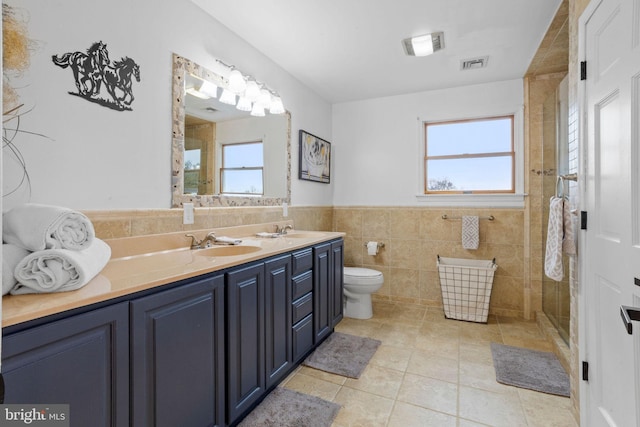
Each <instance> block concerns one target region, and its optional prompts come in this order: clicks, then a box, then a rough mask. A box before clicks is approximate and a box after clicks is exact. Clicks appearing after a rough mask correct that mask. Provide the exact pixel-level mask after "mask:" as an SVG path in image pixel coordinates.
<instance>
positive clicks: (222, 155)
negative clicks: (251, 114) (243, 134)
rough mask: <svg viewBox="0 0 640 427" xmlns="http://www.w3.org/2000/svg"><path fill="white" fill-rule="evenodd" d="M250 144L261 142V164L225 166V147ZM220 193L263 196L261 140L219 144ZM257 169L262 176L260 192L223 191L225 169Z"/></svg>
mask: <svg viewBox="0 0 640 427" xmlns="http://www.w3.org/2000/svg"><path fill="white" fill-rule="evenodd" d="M250 144H262V166H241V167H232V168H227V167H225V147H228V146H234V147H237V146H239V145H250ZM220 159H221V160H220V171H219V174H220V177H219V180H220V194H235V195H243V196H264V141H263V140H255V141H244V142H229V143H226V144H220ZM253 170H259V171H260V174H261V176H262V186H261V187H262V192H260V193H237V192H229V191H223V189H224V179H223V176H224V172H225V171H253Z"/></svg>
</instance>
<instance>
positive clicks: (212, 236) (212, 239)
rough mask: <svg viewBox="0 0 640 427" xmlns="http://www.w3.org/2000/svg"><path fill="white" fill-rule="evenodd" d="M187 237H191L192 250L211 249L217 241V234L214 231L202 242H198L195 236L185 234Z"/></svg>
mask: <svg viewBox="0 0 640 427" xmlns="http://www.w3.org/2000/svg"><path fill="white" fill-rule="evenodd" d="M185 237H191V249H204V248H210V247H211V246H213V244H214V243H215V242H216V241H217V239H216V233H215V232H213V231H210V232H209V234H207V237H205V238H204V239H202V240H198V238H197V237H196V236H194V235H193V234H185Z"/></svg>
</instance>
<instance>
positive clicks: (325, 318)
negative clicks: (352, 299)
mask: <svg viewBox="0 0 640 427" xmlns="http://www.w3.org/2000/svg"><path fill="white" fill-rule="evenodd" d="M343 252H344V251H343V242H342V240H340V241H334V242H329V243H325V244H321V245H318V246H315V247H314V248H313V294H314V308H313V310H314V311H313V314H314V340H315V344H318V343H320V342H321V341H322V340H323V339H325V338H326V337H327V336H329V334H330V333H331V332H332V331H333V328H334V327H335V325H337V324H338V322H340V320H342V312H343V302H342V301H343V265H344V255H343Z"/></svg>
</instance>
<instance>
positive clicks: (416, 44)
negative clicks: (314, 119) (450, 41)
mask: <svg viewBox="0 0 640 427" xmlns="http://www.w3.org/2000/svg"><path fill="white" fill-rule="evenodd" d="M402 46H403V47H404V52H405V53H406V54H407V55H409V56H427V55H431V54H432V53H434V52H436V51H438V50H440V49H442V48H444V33H443V32H437V33H430V34H424V35H421V36H415V37H411V38H408V39H404V40H402Z"/></svg>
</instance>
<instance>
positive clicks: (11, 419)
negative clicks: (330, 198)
mask: <svg viewBox="0 0 640 427" xmlns="http://www.w3.org/2000/svg"><path fill="white" fill-rule="evenodd" d="M69 416H70V413H69V405H62V404H56V405H44V404H43V405H41V404H34V405H18V404H10V405H0V427H4V426H38V427H69V426H70V423H69Z"/></svg>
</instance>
